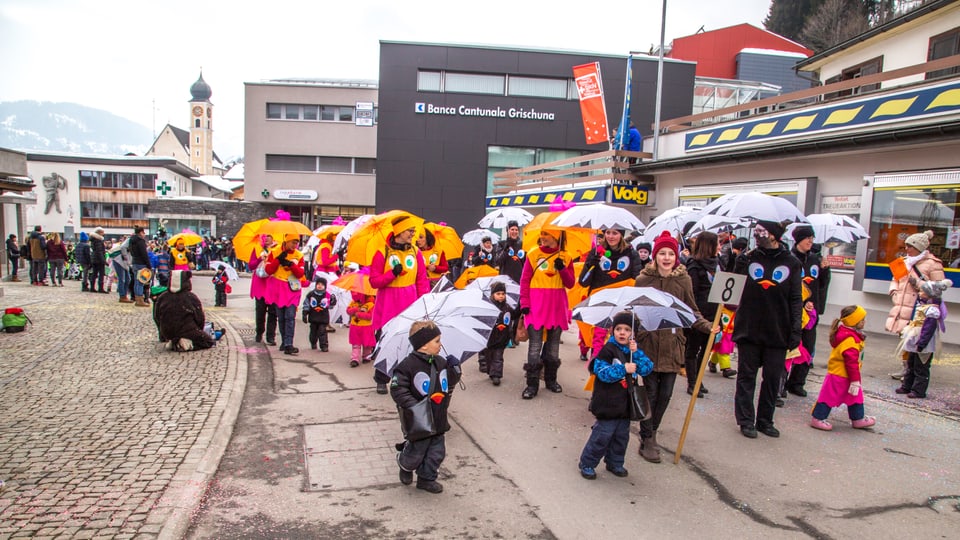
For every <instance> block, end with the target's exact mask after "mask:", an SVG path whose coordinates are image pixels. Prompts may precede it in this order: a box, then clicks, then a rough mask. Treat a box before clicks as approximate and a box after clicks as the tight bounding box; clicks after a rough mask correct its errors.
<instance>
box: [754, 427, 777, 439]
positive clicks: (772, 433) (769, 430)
mask: <svg viewBox="0 0 960 540" xmlns="http://www.w3.org/2000/svg"><path fill="white" fill-rule="evenodd" d="M757 431H759V432H760V433H763V434H764V435H766V436H767V437H773V438H777V437H779V436H780V430H778V429H777V428H775V427H773V426H757Z"/></svg>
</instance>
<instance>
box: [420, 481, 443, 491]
mask: <svg viewBox="0 0 960 540" xmlns="http://www.w3.org/2000/svg"><path fill="white" fill-rule="evenodd" d="M417 489H422V490H424V491H426V492H428V493H442V492H443V484H441V483H440V482H437V481H436V480H424V479H423V478H417Z"/></svg>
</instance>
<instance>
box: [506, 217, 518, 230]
mask: <svg viewBox="0 0 960 540" xmlns="http://www.w3.org/2000/svg"><path fill="white" fill-rule="evenodd" d="M510 227H517V228H519V227H520V223H518V222H517V221H516V220H513V219H511V220H510V221H508V222H507V228H508V229H509V228H510Z"/></svg>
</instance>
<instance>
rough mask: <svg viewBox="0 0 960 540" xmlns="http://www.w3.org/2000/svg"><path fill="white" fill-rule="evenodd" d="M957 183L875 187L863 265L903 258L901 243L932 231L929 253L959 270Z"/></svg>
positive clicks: (959, 194)
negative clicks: (911, 236)
mask: <svg viewBox="0 0 960 540" xmlns="http://www.w3.org/2000/svg"><path fill="white" fill-rule="evenodd" d="M958 207H960V184H944V185H938V186H934V187H896V188H876V189H875V190H874V192H873V215H872V216H871V218H870V229H869V233H870V239H869V240H868V244H867V246H868V249H867V263H878V264H887V263H889V262H890V261H891V260H893V259H894V258H896V257H902V256H903V255H906V251H905V250H904V244H903V241H904V240H906V238H907V237H908V236H910V235H911V234H914V233H918V232H923V231H926V230H930V231H933V233H934V236H933V240H931V241H930V248H929V249H930V252H931V253H932V254H933V255H934V256H936V257H938V258H939V259H940V260H941V261H943V264H944V266H949V267H952V268H960V216H958V215H957V209H958Z"/></svg>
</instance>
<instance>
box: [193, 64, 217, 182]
mask: <svg viewBox="0 0 960 540" xmlns="http://www.w3.org/2000/svg"><path fill="white" fill-rule="evenodd" d="M190 95H191V99H190V144H189V145H188V147H189V148H190V167H191V168H192V169H194V170H196V171H197V172H199V173H200V174H204V175H210V174H214V172H213V103H210V96H212V95H213V90H211V89H210V85H209V84H207V81H205V80H203V71H202V70H201V71H200V78H199V79H197V82H195V83H193V85H192V86H191V87H190Z"/></svg>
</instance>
